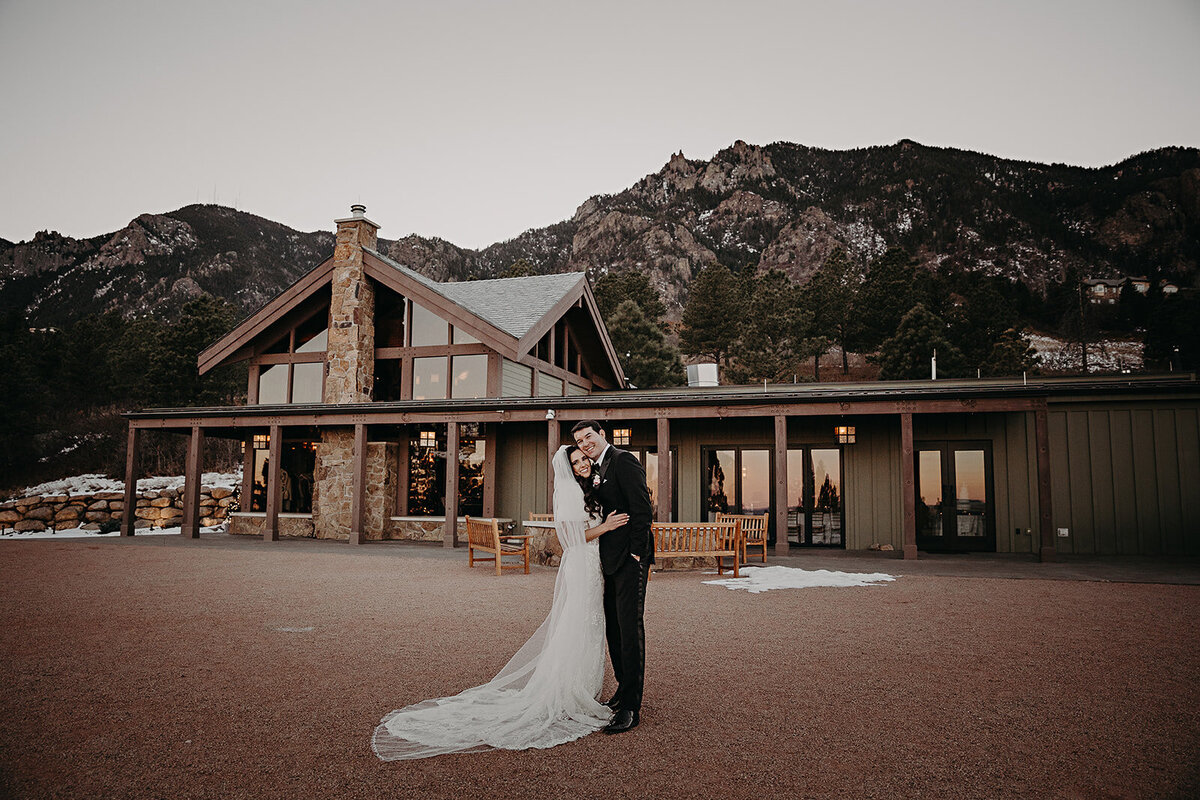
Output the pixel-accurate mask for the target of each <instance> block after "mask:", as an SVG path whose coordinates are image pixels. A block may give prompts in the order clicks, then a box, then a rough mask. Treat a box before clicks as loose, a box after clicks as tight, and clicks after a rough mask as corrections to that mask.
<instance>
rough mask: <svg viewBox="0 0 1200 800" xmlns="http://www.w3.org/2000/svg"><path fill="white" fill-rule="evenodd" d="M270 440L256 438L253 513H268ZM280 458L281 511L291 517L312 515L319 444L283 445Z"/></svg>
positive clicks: (257, 436) (251, 493) (251, 509)
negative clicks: (317, 445)
mask: <svg viewBox="0 0 1200 800" xmlns="http://www.w3.org/2000/svg"><path fill="white" fill-rule="evenodd" d="M270 445H271V437H270V436H269V435H266V434H258V435H256V436H255V437H254V482H253V484H252V485H251V489H250V509H249V510H250V511H266V510H267V475H268V473H269V471H270V457H269V455H270V449H269V448H270ZM280 455H281V456H282V461H283V463H282V464H281V467H282V469H281V470H280V472H279V510H280V511H282V512H284V513H291V514H311V513H312V498H313V476H314V474H315V472H316V465H317V454H316V444H315V443H314V442H309V441H295V442H289V441H284V442H283V444H282V449H281V453H280Z"/></svg>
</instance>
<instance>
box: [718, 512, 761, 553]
mask: <svg viewBox="0 0 1200 800" xmlns="http://www.w3.org/2000/svg"><path fill="white" fill-rule="evenodd" d="M767 516H768V515H766V514H717V522H736V523H737V524H738V526H739V529H738V541H739V547H740V549H741V557H742V563H743V564H746V563H748V562H749V560H750V559H749V558H748V557H747V555H746V548H748V547H753V548H757V549H761V550H762V562H763V563H764V564H765V563H767Z"/></svg>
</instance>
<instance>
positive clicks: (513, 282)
mask: <svg viewBox="0 0 1200 800" xmlns="http://www.w3.org/2000/svg"><path fill="white" fill-rule="evenodd" d="M363 269H364V271H365V273H366V274H367V276H368V277H371V278H373V279H375V280H376V281H378V282H380V283H382V284H383V285H384V286H387V287H388V288H390V289H392V290H393V291H396V292H397V293H399V294H403V295H405V296H407V297H410V298H412V299H414V300H416V301H417V302H418V303H419V304H421V305H424V306H426V307H427V308H428V309H429V310H430V311H433V312H434V313H437V314H439V315H443V316H447V315H452V316H453V317H455V318H462V317H463V316H464V315H463V314H462V313H461V312H462V311H465V312H467V314H466V316H467V318H468V319H467V324H466V325H465V326H464V327H466V328H467V329H468V330H469V332H470V333H472V334H473V335H474V336H476V337H478V338H479V339H481V340H482V341H484V342H487V343H488V344H489V345H491V346H492V347H493V348H494V349H496V350H497V351H499V352H501V353H503V354H504V355H506V356H507V357H509V358H511V359H514V360H517V359H520V358H521V357H522V356H524V355H525V354H527V353H529V352H530V350H532V349H533V348H534V347H535V346H536V345H537V342H538V340H540V339H541V337H542V336H544V335H545V334H546V332H547V331H549V330H550V329H551V328H552V327H553V326H554V324H555V323H556V322H558V320H560V319H562V318H563V317H564V316H565V315H567V314H568V313H569V312H571V311H572V309H577V310H576V311H575V312H574V313H573V318H574V319H576V320H579V319H580V317H581V316H582V317H585V318H586V319H587V320H588V322H590V327H591V328H592V332H593V334H594V336H595V340H596V341H595V344H596V345H597V346H594V347H589V348H587V349H588V351H589V356H590V359H589V363H591V364H592V366H593V368H598V367H601V364H598V363H595V362H596V360H597V358H598V359H599V360H601V361H603V362H607V366H608V368H609V370H610V372H611V375H612V377H613V378H614V383H615V384H616V385H617V386H624V385H625V374H624V372H623V371H622V370H621V364H620V361H619V360H618V359H617V354H616V350H615V349H614V348H613V345H612V341H611V340H610V339H609V336H608V330H607V329H606V328H605V327H604V322H603V320H602V318H601V316H600V309H599V307H598V306H597V305H596V299H595V297H594V296H593V295H592V291H591V288H590V287H589V286H588V282H587V277H586V276H585V275H584V273H582V272H567V273H559V274H553V275H532V276H528V277H522V278H494V279H491V280H482V281H464V282H461V283H439V282H437V281H434V280H431V279H430V278H428V277H426V276H424V275H422V274H421V273H419V272H417V271H415V270H412V269H410V268H408V267H406V266H404V265H403V264H400V263H399V262H397V261H393V260H392V259H391V258H388V257H387V256H385V255H383V254H382V253H380V252H378V251H376V250H371V249H369V248H363ZM332 275H333V259H332V258H330V259H327V260H326V261H324V262H322V263H321V264H320V265H318V266H317V267H316V268H314V269H313V270H312V271H311V272H309V273H308V274H307V275H305V276H303V277H302V278H300V279H299V280H298V281H296V282H295V283H294V284H292V285H291V286H289V287H288V288H287V289H285V290H284V291H283V292H281V293H280V294H279V295H277V296H276V297H275V298H274V299H273V300H271V301H270V302H269V303H267V304H266V305H265V306H263V307H262V308H261V309H259V310H258V311H257V312H255V313H253V314H251V315H250V316H249V317H247V318H246V319H245V320H243V321H242V322H241V323H239V324H238V325H237V326H236V327H235V328H234V329H233V330H232V331H230V332H229V333H228V334H226V335H225V336H223V337H221V339H219V340H218V341H216V342H214V343H213V344H212V345H210V346H209V347H208V348H206V349H205V350H204V352H202V353H201V354H200V357H199V359H198V364H199V367H200V372H201V374H203V373H205V372H207V371H208V370H210V369H212V368H213V367H216V366H218V365H219V364H222V363H225V362H226V361H230V360H237V359H238V358H246V357H249V355H250V353H249V352H248V351H247V345H248V344H249V343H250V341H251V340H252V339H254V338H255V337H257V336H258V335H260V334H261V333H263V332H264V331H265V330H267V328H268V327H270V326H271V325H272V324H273V323H274V322H276V321H277V320H279V319H281V318H282V317H283V316H284V315H286V314H287V313H289V312H290V311H292V310H293V309H295V308H297V307H298V306H300V305H301V304H302V303H304V302H305V301H306V300H308V299H309V298H310V297H312V296H313V295H315V294H316V292H318V291H319V290H321V289H322V288H327V287H328V286H329V284H330V283H331V281H332ZM455 309H460V310H461V311H459V312H458V313H452V312H453V311H454V310H455ZM601 371H603V370H601Z"/></svg>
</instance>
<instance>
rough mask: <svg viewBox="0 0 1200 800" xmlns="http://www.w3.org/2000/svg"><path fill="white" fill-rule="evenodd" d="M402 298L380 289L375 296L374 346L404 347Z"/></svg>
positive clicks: (403, 307)
mask: <svg viewBox="0 0 1200 800" xmlns="http://www.w3.org/2000/svg"><path fill="white" fill-rule="evenodd" d="M404 319H405V302H404V297H402V296H401V295H398V294H396V293H395V292H391V291H388V290H386V289H383V288H380V289H379V291H377V292H376V294H375V346H376V347H404Z"/></svg>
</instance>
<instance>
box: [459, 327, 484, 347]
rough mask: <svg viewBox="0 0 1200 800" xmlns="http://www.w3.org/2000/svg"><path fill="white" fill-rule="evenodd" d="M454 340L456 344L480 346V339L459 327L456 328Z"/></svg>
mask: <svg viewBox="0 0 1200 800" xmlns="http://www.w3.org/2000/svg"><path fill="white" fill-rule="evenodd" d="M452 338H453V339H454V343H455V344H479V340H478V339H476V338H475V337H474V336H472V335H471V334H469V333H467V332H466V331H464V330H463V329H462V328H459V327H457V326H455V328H454V335H453V337H452Z"/></svg>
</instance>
